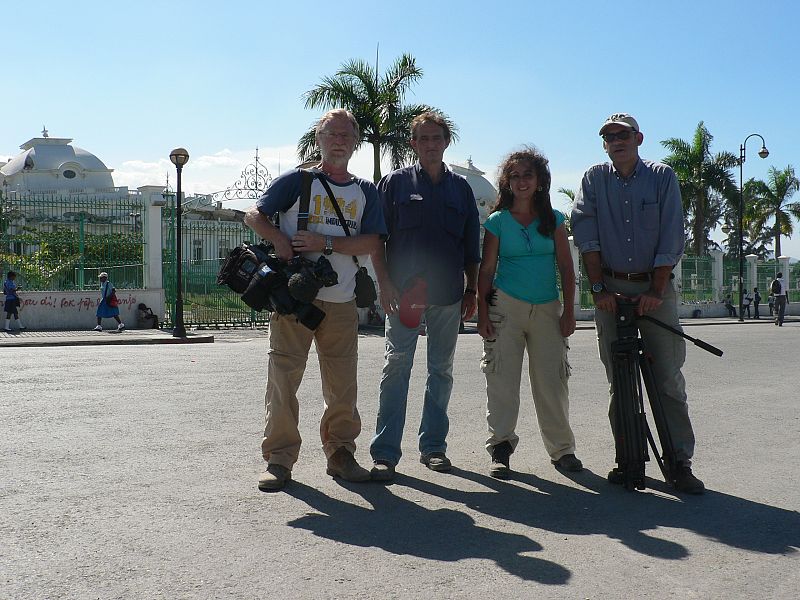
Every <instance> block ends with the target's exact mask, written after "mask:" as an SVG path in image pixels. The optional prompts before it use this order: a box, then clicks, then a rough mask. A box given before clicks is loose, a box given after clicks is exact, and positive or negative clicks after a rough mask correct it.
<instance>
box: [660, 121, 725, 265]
mask: <svg viewBox="0 0 800 600" xmlns="http://www.w3.org/2000/svg"><path fill="white" fill-rule="evenodd" d="M713 139H714V136H712V135H711V133H710V132H709V131H708V129H706V127H705V125H704V124H703V121H700V123H698V125H697V129H696V130H695V133H694V137H693V138H692V141H691V143H690V142H687V141H685V140H681V139H679V138H669V139H667V140H664V141H662V142H661V145H662V146H664V147H665V148H666V149H667V150H669V151H670V152H671V154H670V155H669V156H667V157H666V158H665V159H664V162H665V163H666V164H668V165H669V166H670V167H672V168H673V170H674V171H675V174H676V175H677V176H678V183H679V184H680V188H681V198H682V199H683V210H684V214H685V215H686V219H687V225H686V229H687V231H688V233H689V236H688V237H689V239H688V240H687V246H688V247H690V248H691V249H692V252H693V253H694V254H695V255H697V256H702V255H703V254H706V252H707V250H708V248H709V247H711V246H712V245H713V242H712V241H711V239H710V237H709V234H710V233H711V230H712V229H714V227H716V226H717V224H718V223H719V222H720V221H721V220H722V217H723V215H724V213H725V205H726V203H734V202H736V201H737V197H738V195H737V188H736V184H735V183H734V181H733V175H732V174H731V172H730V170H731V169H732V168H733V167H734V166H736V165H738V164H739V159H738V158H737V157H736V156H734V155H733V154H732V153H730V152H720V153H718V154H713V155H712V154H711V142H712V140H713Z"/></svg>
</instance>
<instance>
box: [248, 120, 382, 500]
mask: <svg viewBox="0 0 800 600" xmlns="http://www.w3.org/2000/svg"><path fill="white" fill-rule="evenodd" d="M315 135H316V143H317V147H318V148H319V150H320V153H321V155H322V162H321V164H319V165H318V166H317V167H315V168H314V169H311V172H312V173H313V175H314V178H313V180H311V182H310V194H309V197H310V199H311V202H310V206H309V208H301V196H305V195H304V194H303V193H302V192H301V190H302V189H303V188H302V184H303V172H302V171H301V170H300V169H292V170H291V171H287V172H286V173H284V174H283V175H281V176H280V177H278V178H277V179H275V180H274V181H273V182H272V184H271V185H270V186H269V188H267V190H266V192H264V195H263V196H261V198H260V199H259V200H258V202H257V203H256V205H255V206H254V207H252V208H251V209H250V210H248V211H247V214H246V216H245V224H246V225H247V226H249V227H250V228H251V229H252V230H253V231H254V232H255V233H256V234H258V235H259V237H261V238H262V239H265V240H267V241H269V242H271V243H272V245H273V246H274V248H275V254H276V256H277V257H278V258H280V259H283V260H291V259H292V258H293V257H294V256H303V257H304V258H306V259H308V260H311V261H314V262H318V261H319V259H320V257H321V256H323V255H324V256H325V257H326V258H327V260H328V261H330V265H331V267H332V268H333V269H334V270H335V271H336V274H337V283H336V284H335V285H332V286H329V287H323V288H321V289H320V290H319V292H318V293H317V295H316V298H315V299H314V300H313V306H315V307H316V308H317V309H318V310H320V311H322V312H324V313H325V316H324V318H323V319H322V321H321V322H320V323H319V325H318V326H317V327H316V329H314V330H312V329H310V328H309V327H307V326H306V325H304V324H303V323H301V322H299V321H298V319H297V318H296V317H295V315H291V314H289V315H287V314H280V313H278V312H273V313H272V314H271V315H270V321H269V351H268V364H267V391H266V394H265V397H264V405H265V406H264V408H265V411H264V420H265V426H264V437H263V439H262V441H261V455H262V456H263V458H264V460H265V461H266V463H267V468H266V471H264V472H263V473H262V474H261V476H260V477H259V479H258V488H259V489H260V490H262V491H277V490H280V489H282V488H283V487H284V486H285V485H286V482H287V481H289V480H290V479H291V473H292V467H294V464H295V463H296V462H297V459H298V458H299V456H300V445H301V442H302V440H301V438H300V431H299V429H298V424H299V415H300V404H299V401H298V398H297V390H298V388H299V387H300V384H301V383H302V380H303V375H304V374H305V370H306V363H307V361H308V355H309V352H310V350H311V343H312V342H314V344H315V345H316V354H317V358H318V360H319V370H320V375H321V379H322V397H323V399H324V401H325V410H324V411H323V413H322V419H321V422H320V428H319V431H320V438H321V440H322V449H323V451H324V452H325V457H326V458H327V462H328V467H327V473H328V475H331V476H333V477H339V478H341V479H344V480H345V481H353V482H359V481H368V480H369V479H370V474H369V471H368V470H367V469H365V468H363V467H362V466H361V465H359V464H358V462H356V459H355V456H354V453H355V450H356V443H355V440H356V438H357V437H358V435H359V434H360V433H361V417H360V416H359V414H358V408H357V406H356V400H357V397H358V383H357V382H358V376H357V375H358V373H357V370H358V312H357V310H356V301H355V288H356V273H357V272H358V266H357V264H358V263H356V262H354V261H353V256H359V257H360V258H361V263H362V264H363V262H364V261H365V260H366V258H367V255H369V254H371V253H372V252H373V251H374V250H375V248H376V247H377V246H378V245H379V244H380V236H381V235H383V234H385V233H386V228H385V226H384V223H383V215H382V214H381V207H380V203H379V202H378V192H377V190H376V189H375V185H374V184H373V183H372V182H370V181H366V180H364V179H361V178H359V177H356V176H355V175H352V174H351V173H350V172H349V171H348V164H349V162H350V158H351V157H352V155H353V151H354V150H355V147H356V145H357V144H358V143H359V141H360V140H361V134H360V132H359V127H358V122H357V121H356V119H355V117H354V116H353V114H352V113H351V112H350V111H347V110H343V109H335V110H331V111H328V112H327V113H325V115H323V116H322V118H321V119H320V120H319V122H318V123H317V126H316V134H315ZM306 181H308V180H306ZM326 186H327V189H329V190H330V194H329V193H328V191H327V190H326ZM330 196H334V197H333V198H331V197H330ZM334 203H337V204H338V205H339V206H340V207H341V212H342V213H343V215H342V216H343V217H345V215H346V217H345V218H346V219H347V224H348V226H349V229H350V230H351V231H352V232H353V234H352V235H350V236H347V235H345V231H344V229H343V228H342V224H341V223H340V221H339V218H338V217H337V213H336V209H335V208H334ZM276 214H277V215H279V219H278V220H279V225H277V226H276V225H274V224H273V221H272V220H271V219H272V218H274V215H276ZM306 220H307V222H308V223H307V229H304V228H303V225H305V223H304V221H306Z"/></svg>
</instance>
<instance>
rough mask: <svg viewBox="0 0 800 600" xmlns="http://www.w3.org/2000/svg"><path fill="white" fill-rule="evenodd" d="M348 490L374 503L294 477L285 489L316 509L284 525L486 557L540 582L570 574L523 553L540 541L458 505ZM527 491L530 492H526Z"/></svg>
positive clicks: (401, 549)
mask: <svg viewBox="0 0 800 600" xmlns="http://www.w3.org/2000/svg"><path fill="white" fill-rule="evenodd" d="M396 483H397V485H405V486H407V487H410V488H414V489H424V488H425V483H424V482H422V481H420V480H418V479H413V478H412V477H408V476H406V475H399V476H398V477H397V479H396ZM436 487H438V486H436ZM348 489H350V490H352V491H353V492H355V493H358V494H359V495H361V496H362V497H363V498H364V499H365V500H366V501H367V502H369V503H370V504H371V505H372V508H364V507H361V506H355V505H353V504H350V503H348V502H343V501H341V500H337V499H335V498H331V497H329V496H326V495H325V494H323V493H321V492H319V491H318V490H316V489H314V488H312V487H309V486H307V485H303V484H302V483H299V482H297V481H293V482H292V483H291V485H289V486H288V487H287V488H286V493H288V494H290V495H292V496H293V497H295V498H297V499H298V500H302V501H303V502H305V503H306V504H308V505H309V506H311V507H312V508H314V509H315V510H316V511H319V513H311V514H307V515H305V516H303V517H300V518H299V519H295V520H293V521H290V522H289V523H288V524H289V525H290V526H291V527H298V528H301V529H307V530H308V531H311V532H312V533H313V534H315V535H318V536H320V537H322V538H326V539H330V540H335V541H338V542H343V543H345V544H350V545H353V546H360V547H367V548H368V547H375V548H381V549H383V550H386V551H387V552H391V553H393V554H397V555H410V556H418V557H420V558H425V559H430V560H439V561H448V562H449V561H458V560H462V559H465V558H485V559H488V560H492V561H494V562H495V563H496V564H497V565H498V566H499V567H501V568H503V569H505V570H506V571H507V572H509V573H511V574H514V575H516V576H518V577H520V578H523V579H526V580H532V581H537V582H539V583H543V584H554V585H559V584H564V583H566V582H567V581H568V580H569V577H570V575H571V573H570V571H569V570H567V569H566V568H564V567H563V566H561V565H559V564H557V563H554V562H551V561H548V560H544V559H541V558H535V557H532V556H526V555H523V553H531V552H538V551H541V550H542V546H541V545H540V544H538V543H536V542H534V541H533V540H531V539H529V538H527V537H525V536H523V535H518V534H510V533H504V532H502V531H495V530H493V529H487V528H485V527H481V526H479V525H477V524H476V523H475V521H474V519H472V517H470V516H469V515H466V514H464V513H462V512H459V511H457V510H451V509H446V508H442V509H436V510H431V509H427V508H425V507H423V506H420V505H419V504H417V503H415V502H411V501H409V500H405V499H403V498H399V497H398V496H395V495H394V494H393V493H392V492H391V490H390V488H389V487H386V486H383V485H370V484H367V485H364V484H358V485H354V486H352V487H350V486H348ZM443 489H446V488H443ZM431 491H434V490H431ZM449 491H453V490H449ZM526 495H527V496H530V492H526Z"/></svg>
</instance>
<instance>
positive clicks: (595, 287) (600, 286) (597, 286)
mask: <svg viewBox="0 0 800 600" xmlns="http://www.w3.org/2000/svg"><path fill="white" fill-rule="evenodd" d="M604 289H606V284H605V283H603V282H602V281H598V282H597V283H593V284H592V293H593V294H599V293H600V292H602V291H603V290H604Z"/></svg>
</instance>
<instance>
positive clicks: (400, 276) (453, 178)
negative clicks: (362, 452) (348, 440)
mask: <svg viewBox="0 0 800 600" xmlns="http://www.w3.org/2000/svg"><path fill="white" fill-rule="evenodd" d="M450 137H451V133H450V127H449V126H448V124H447V121H446V120H445V119H444V118H443V117H442V116H441V115H440V114H438V113H435V112H427V113H424V114H422V115H420V116H418V117H417V118H416V119H414V121H413V122H412V124H411V146H412V148H413V149H414V151H415V152H416V154H417V157H418V162H417V163H416V164H414V165H413V166H410V167H406V168H403V169H398V170H397V171H394V172H393V173H390V174H389V175H387V176H386V177H384V178H383V179H382V180H381V182H380V184H379V185H378V191H379V193H380V195H381V200H382V202H383V212H384V218H385V219H386V226H387V229H388V231H389V236H388V238H387V240H386V247H385V250H384V249H381V250H380V251H378V252H376V253H374V254H373V255H372V264H373V266H374V268H375V273H376V275H377V277H378V286H379V288H380V301H381V306H382V308H383V310H384V311H385V312H386V315H387V319H386V361H385V363H384V367H383V376H382V378H381V383H380V406H379V408H378V420H377V421H378V422H377V426H376V433H375V437H374V438H373V439H372V443H371V444H370V453H371V454H372V459H373V461H374V463H375V464H374V467H373V469H372V478H373V479H376V480H380V481H388V480H390V479H392V478H393V477H394V473H395V466H396V465H397V463H398V462H399V460H400V456H401V454H402V452H401V449H400V444H401V440H402V437H403V428H404V426H405V417H406V404H407V399H408V383H409V379H410V377H411V367H412V365H413V362H414V352H415V350H416V345H417V336H418V327H417V326H413V324H409V325H408V326H407V325H405V324H403V322H402V321H401V317H400V314H399V311H400V310H406V309H408V306H401V304H408V303H409V302H410V303H412V306H411V310H412V311H413V310H414V309H415V308H416V309H418V310H419V312H423V311H424V319H425V325H426V329H427V342H428V378H427V384H426V387H425V399H424V405H423V411H422V422H421V423H420V427H419V450H420V453H421V456H420V462H422V463H423V464H424V465H426V466H427V467H428V468H430V469H432V470H434V471H448V470H450V468H451V464H450V460H449V459H448V458H447V455H446V450H447V442H446V437H447V432H448V430H449V425H450V423H449V420H448V417H447V405H448V403H449V401H450V393H451V391H452V389H453V357H454V355H455V347H456V341H457V340H458V331H459V326H460V324H461V320H462V319H468V318H470V317H471V316H472V315H473V314H474V313H475V308H476V300H477V299H476V292H475V288H476V284H477V276H478V266H479V264H480V248H479V233H480V222H479V218H478V208H477V206H476V205H475V197H474V195H473V193H472V189H471V188H470V187H469V184H468V183H467V180H466V179H465V178H464V177H461V176H460V175H456V174H455V173H453V172H452V171H450V169H448V168H447V165H445V164H444V162H443V160H442V159H443V157H444V151H445V149H446V148H447V146H448V145H449V144H450ZM465 274H466V289H465V288H464V276H465ZM424 289H427V297H424V293H423V294H422V295H420V294H419V293H417V292H418V291H419V290H424ZM409 290H415V291H414V292H413V293H412V294H409V292H408V291H409ZM404 292H405V293H406V294H407V296H406V301H405V302H404V301H402V300H401V295H402V294H403V293H404ZM410 296H413V299H412V300H408V298H409V297H410ZM406 323H408V321H407V320H406Z"/></svg>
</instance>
